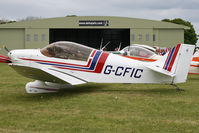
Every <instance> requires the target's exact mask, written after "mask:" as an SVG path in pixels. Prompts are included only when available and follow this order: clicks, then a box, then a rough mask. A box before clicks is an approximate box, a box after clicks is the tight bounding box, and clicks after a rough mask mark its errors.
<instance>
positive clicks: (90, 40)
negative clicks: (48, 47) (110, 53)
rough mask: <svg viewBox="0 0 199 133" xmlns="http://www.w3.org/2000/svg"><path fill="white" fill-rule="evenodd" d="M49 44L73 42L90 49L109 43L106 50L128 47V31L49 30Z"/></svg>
mask: <svg viewBox="0 0 199 133" xmlns="http://www.w3.org/2000/svg"><path fill="white" fill-rule="evenodd" d="M49 33H50V40H49V42H50V43H52V42H56V41H73V42H77V43H80V44H84V45H86V46H89V47H92V48H96V49H97V48H99V47H100V44H101V43H102V42H103V46H105V45H106V44H107V43H109V44H108V45H107V47H106V49H107V50H114V49H115V48H116V47H119V45H120V43H121V48H124V47H125V46H128V45H130V29H50V32H49Z"/></svg>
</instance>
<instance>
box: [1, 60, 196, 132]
mask: <svg viewBox="0 0 199 133" xmlns="http://www.w3.org/2000/svg"><path fill="white" fill-rule="evenodd" d="M29 81H31V79H27V78H24V77H22V76H20V75H18V74H17V73H16V72H15V71H13V70H12V69H11V68H9V67H8V66H6V65H5V64H1V65H0V132H5V133H19V132H20V133H21V132H25V133H39V132H42V133H59V132H61V133H62V132H67V133H73V132H74V133H167V132H171V133H172V132H180V133H196V132H199V128H198V127H199V115H198V114H199V75H191V76H189V78H188V81H187V82H186V83H183V84H178V85H179V86H180V88H182V89H185V92H178V91H176V90H175V88H174V87H173V86H171V85H149V84H94V83H89V84H85V85H79V86H76V87H74V88H71V89H67V90H65V91H61V92H59V93H53V94H27V93H26V92H25V89H24V88H25V84H26V83H27V82H29Z"/></svg>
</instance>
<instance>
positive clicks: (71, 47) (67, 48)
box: [41, 41, 93, 61]
mask: <svg viewBox="0 0 199 133" xmlns="http://www.w3.org/2000/svg"><path fill="white" fill-rule="evenodd" d="M92 50H93V49H92V48H90V47H87V46H84V45H81V44H78V43H74V42H68V41H60V42H55V43H52V44H50V45H48V46H46V47H44V48H42V49H41V53H42V54H43V55H45V56H48V57H54V58H61V59H72V60H81V61H87V59H88V57H89V55H90V53H91V51H92Z"/></svg>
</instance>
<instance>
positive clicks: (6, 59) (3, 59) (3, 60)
mask: <svg viewBox="0 0 199 133" xmlns="http://www.w3.org/2000/svg"><path fill="white" fill-rule="evenodd" d="M3 48H4V49H5V50H6V51H7V52H10V51H9V50H8V48H6V46H5V45H3ZM0 63H11V60H10V58H9V57H7V56H4V55H1V54H0Z"/></svg>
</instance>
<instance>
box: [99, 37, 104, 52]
mask: <svg viewBox="0 0 199 133" xmlns="http://www.w3.org/2000/svg"><path fill="white" fill-rule="evenodd" d="M102 44H103V38H102V39H101V43H100V48H99V49H100V50H101V49H102Z"/></svg>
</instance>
